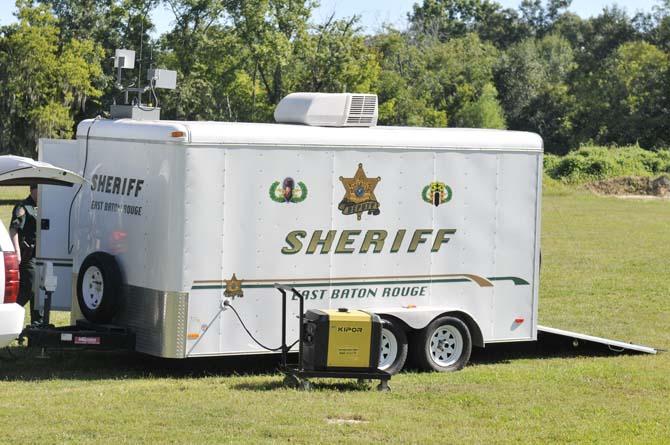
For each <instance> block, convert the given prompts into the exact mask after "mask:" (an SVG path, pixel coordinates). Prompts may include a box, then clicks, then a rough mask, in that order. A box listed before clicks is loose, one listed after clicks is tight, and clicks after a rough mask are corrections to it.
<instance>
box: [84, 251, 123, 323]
mask: <svg viewBox="0 0 670 445" xmlns="http://www.w3.org/2000/svg"><path fill="white" fill-rule="evenodd" d="M120 290H121V270H120V269H119V265H118V263H117V262H116V259H114V257H113V256H112V255H110V254H108V253H105V252H94V253H92V254H90V255H89V256H87V257H86V258H85V259H84V262H83V263H82V264H81V268H80V269H79V276H78V277H77V301H78V303H79V309H81V313H82V314H83V315H84V317H86V319H87V320H88V321H91V322H94V323H107V322H109V321H111V320H112V318H113V317H114V315H116V309H117V306H118V300H119V293H120Z"/></svg>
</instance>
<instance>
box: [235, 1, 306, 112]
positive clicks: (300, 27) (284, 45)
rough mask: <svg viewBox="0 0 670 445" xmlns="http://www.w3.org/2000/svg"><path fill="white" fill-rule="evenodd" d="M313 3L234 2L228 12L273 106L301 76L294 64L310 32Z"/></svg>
mask: <svg viewBox="0 0 670 445" xmlns="http://www.w3.org/2000/svg"><path fill="white" fill-rule="evenodd" d="M315 6H316V2H315V1H313V0H307V1H305V0H230V1H229V3H228V5H227V12H228V15H229V16H230V18H231V19H232V22H233V25H234V29H235V32H236V34H237V36H238V38H239V39H240V41H241V42H242V44H243V45H244V46H245V48H246V50H247V51H248V53H249V55H250V58H251V62H252V63H253V66H254V68H253V75H252V77H253V78H256V76H258V77H259V78H260V83H261V85H262V86H263V88H264V89H265V94H266V95H267V98H268V100H269V102H270V103H271V104H277V103H279V101H280V100H281V99H282V97H284V96H285V95H286V93H287V92H288V91H292V90H293V88H294V86H295V85H296V81H297V79H298V78H299V73H298V72H296V70H295V69H294V68H295V67H296V66H295V65H294V64H293V63H292V62H294V61H295V58H296V55H297V54H298V52H299V51H300V49H301V48H302V45H303V44H304V41H305V39H306V38H307V32H308V20H309V17H310V15H311V13H312V10H313V9H314V7H315Z"/></svg>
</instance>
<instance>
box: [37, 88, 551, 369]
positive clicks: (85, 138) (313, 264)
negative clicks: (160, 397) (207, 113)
mask: <svg viewBox="0 0 670 445" xmlns="http://www.w3.org/2000/svg"><path fill="white" fill-rule="evenodd" d="M275 116H276V118H277V120H278V121H279V122H281V123H278V124H249V123H223V122H175V121H137V120H130V119H118V120H105V119H96V120H86V121H83V122H82V123H81V124H80V125H79V126H78V129H77V140H76V141H51V140H43V141H41V144H40V160H44V161H47V162H50V163H52V164H55V165H58V166H61V167H63V168H67V169H69V170H73V171H75V172H78V173H80V174H81V175H82V176H84V177H85V178H86V179H87V180H88V181H89V183H88V184H86V185H84V186H83V187H81V188H77V187H74V188H73V189H62V188H59V189H57V188H55V187H51V186H42V190H41V193H42V195H41V196H42V198H41V201H42V202H43V203H44V205H43V206H42V207H41V208H40V210H41V212H42V213H41V215H40V218H41V219H42V230H41V232H40V234H39V237H38V244H39V246H38V251H37V254H38V258H42V259H43V260H49V261H52V262H54V264H55V266H56V270H57V271H58V275H59V278H60V279H59V288H58V290H57V292H56V294H55V295H54V303H53V306H54V307H57V308H61V309H71V310H72V320H73V322H75V321H76V320H78V319H81V318H84V317H85V318H88V319H89V320H90V321H94V322H98V323H108V322H113V323H114V324H116V325H121V326H125V327H128V328H130V329H132V330H133V331H134V333H135V335H136V349H137V350H138V351H140V352H144V353H147V354H151V355H155V356H160V357H171V358H188V357H198V356H223V355H240V354H258V353H266V352H267V351H265V350H264V349H262V348H261V347H259V346H258V345H257V344H256V343H254V342H253V341H252V339H251V338H250V337H249V335H248V334H247V333H246V332H245V330H244V328H243V327H242V325H241V323H240V321H239V320H238V319H237V318H236V316H235V314H234V313H233V311H231V310H229V309H228V307H227V306H225V305H224V304H223V303H224V301H229V302H230V303H231V304H232V306H233V307H234V308H235V309H236V310H237V312H238V313H239V315H240V318H241V319H242V321H243V322H244V324H245V325H246V327H247V328H248V329H249V330H250V331H251V333H252V334H253V335H254V336H255V337H256V338H257V339H258V340H259V341H260V342H261V343H263V344H265V345H269V346H278V345H279V340H280V329H281V319H280V318H281V317H280V313H281V309H280V308H281V301H280V298H279V296H278V293H277V292H276V291H275V289H273V286H274V284H275V283H280V284H289V285H292V286H294V287H296V288H298V289H299V290H300V291H301V292H302V293H303V295H304V296H305V299H306V309H311V308H340V307H347V308H353V309H366V310H369V311H373V312H375V313H377V314H379V315H380V316H381V317H383V318H385V319H386V320H388V321H389V322H390V324H389V325H387V328H386V329H384V333H383V342H382V354H381V361H380V368H381V369H386V370H389V371H391V372H397V371H398V370H399V369H401V368H402V366H403V364H404V362H405V358H406V356H407V353H408V350H409V352H410V353H413V354H414V355H415V356H416V358H417V360H418V363H419V364H421V365H422V366H423V367H424V368H427V369H435V370H452V369H460V368H461V367H462V366H464V365H465V363H466V362H467V360H468V358H469V355H470V349H471V347H472V345H474V346H484V345H486V344H490V343H498V342H518V341H530V340H535V339H537V334H538V322H537V306H538V284H539V266H540V264H539V263H540V261H539V258H540V207H541V206H540V200H541V182H542V152H543V150H542V140H541V138H540V137H539V136H537V135H535V134H531V133H523V132H512V131H495V130H475V129H428V128H394V127H378V126H374V123H375V122H376V98H375V97H374V96H365V95H360V96H359V95H351V94H342V95H319V94H314V95H306V94H298V95H290V96H288V97H287V98H286V99H284V101H283V102H282V103H281V104H280V106H279V107H278V109H277V112H276V113H275ZM301 124H302V125H301ZM304 124H307V125H304ZM349 127H356V128H349ZM357 127H362V128H357ZM69 277H71V283H72V286H68V285H66V283H67V282H68V281H70V280H69V279H68V278H69ZM290 309H292V310H293V312H292V313H290V314H289V316H288V326H289V327H292V329H291V330H290V331H289V339H288V340H289V341H291V339H293V340H295V339H297V338H298V330H297V328H298V326H297V322H296V321H295V313H296V311H297V303H296V304H295V305H294V307H293V308H290ZM408 338H409V339H410V340H409V341H408Z"/></svg>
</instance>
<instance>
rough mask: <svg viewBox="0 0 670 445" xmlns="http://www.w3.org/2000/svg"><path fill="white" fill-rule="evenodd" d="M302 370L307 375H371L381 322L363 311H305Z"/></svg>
mask: <svg viewBox="0 0 670 445" xmlns="http://www.w3.org/2000/svg"><path fill="white" fill-rule="evenodd" d="M302 329H303V335H302V338H303V344H302V347H303V350H302V366H303V368H304V369H306V370H310V371H325V370H338V371H345V370H350V371H374V370H376V369H377V365H378V364H379V347H380V342H381V336H382V321H381V319H380V318H379V316H378V315H376V314H371V313H368V312H364V311H349V310H347V309H338V310H309V311H307V312H306V313H305V316H304V318H303V325H302Z"/></svg>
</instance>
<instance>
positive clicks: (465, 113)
mask: <svg viewBox="0 0 670 445" xmlns="http://www.w3.org/2000/svg"><path fill="white" fill-rule="evenodd" d="M454 122H455V123H456V125H457V126H459V127H466V128H497V129H505V128H506V123H505V116H504V113H503V109H502V107H501V106H500V103H499V102H498V92H497V91H496V87H495V86H493V84H491V83H487V84H485V85H484V87H483V88H482V92H481V94H480V96H479V97H478V98H477V99H475V100H474V101H473V102H469V103H467V104H465V105H464V106H463V107H462V108H461V109H460V110H458V111H457V112H456V116H455V117H454Z"/></svg>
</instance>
